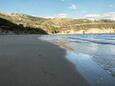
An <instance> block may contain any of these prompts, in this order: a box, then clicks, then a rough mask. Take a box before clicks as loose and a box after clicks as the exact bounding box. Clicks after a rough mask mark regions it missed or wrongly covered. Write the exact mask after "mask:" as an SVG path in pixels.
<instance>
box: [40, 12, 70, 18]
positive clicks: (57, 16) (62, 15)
mask: <svg viewBox="0 0 115 86" xmlns="http://www.w3.org/2000/svg"><path fill="white" fill-rule="evenodd" d="M41 17H43V18H51V19H53V18H68V14H67V13H60V14H57V15H54V16H41Z"/></svg>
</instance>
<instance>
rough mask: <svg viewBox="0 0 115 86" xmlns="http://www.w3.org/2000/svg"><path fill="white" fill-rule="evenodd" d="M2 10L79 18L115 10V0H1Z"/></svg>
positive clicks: (0, 7) (0, 6) (0, 8)
mask: <svg viewBox="0 0 115 86" xmlns="http://www.w3.org/2000/svg"><path fill="white" fill-rule="evenodd" d="M0 11H1V12H18V13H26V14H31V15H35V16H68V17H72V18H77V17H81V16H84V15H87V14H105V13H109V12H115V0H0Z"/></svg>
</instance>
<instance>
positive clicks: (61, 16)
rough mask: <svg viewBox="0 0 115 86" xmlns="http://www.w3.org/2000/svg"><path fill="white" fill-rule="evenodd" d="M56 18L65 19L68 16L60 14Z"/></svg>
mask: <svg viewBox="0 0 115 86" xmlns="http://www.w3.org/2000/svg"><path fill="white" fill-rule="evenodd" d="M56 17H57V18H67V17H68V14H67V13H60V14H58V15H57V16H56Z"/></svg>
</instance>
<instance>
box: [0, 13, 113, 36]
mask: <svg viewBox="0 0 115 86" xmlns="http://www.w3.org/2000/svg"><path fill="white" fill-rule="evenodd" d="M0 18H1V19H0V25H2V28H3V25H4V26H5V28H6V27H9V28H10V29H12V30H15V32H16V31H17V32H16V33H22V32H23V33H32V34H34V33H36V34H37V33H39V32H40V31H39V30H42V31H45V32H43V33H46V32H47V33H48V34H58V33H61V34H62V33H65V34H68V33H70V34H71V33H95V30H96V31H97V29H98V31H102V32H104V33H115V21H112V20H105V19H103V20H95V21H92V20H88V19H67V18H53V19H46V18H42V17H33V16H30V15H26V14H20V13H11V14H6V13H0ZM3 19H4V20H7V21H8V22H10V23H6V21H5V23H4V24H3ZM11 23H12V24H11ZM6 24H9V25H6ZM91 31H93V32H91ZM40 33H42V32H40ZM97 33H98V32H97Z"/></svg>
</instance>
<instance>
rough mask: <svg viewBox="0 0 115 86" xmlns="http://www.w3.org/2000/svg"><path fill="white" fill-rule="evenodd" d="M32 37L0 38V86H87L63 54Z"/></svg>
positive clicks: (59, 50) (56, 47) (52, 46)
mask: <svg viewBox="0 0 115 86" xmlns="http://www.w3.org/2000/svg"><path fill="white" fill-rule="evenodd" d="M37 37H38V36H35V35H31V36H30V35H26V36H24V35H21V36H16V35H12V36H8V35H7V36H5V35H4V36H3V35H0V86H89V85H88V83H87V82H86V80H85V79H84V78H83V77H82V76H81V75H80V74H79V72H77V71H76V69H75V67H74V65H73V64H71V63H70V62H69V61H68V60H66V59H65V56H66V51H65V50H64V49H62V48H60V47H59V46H57V45H54V44H52V43H48V42H46V41H42V40H38V39H37Z"/></svg>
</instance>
